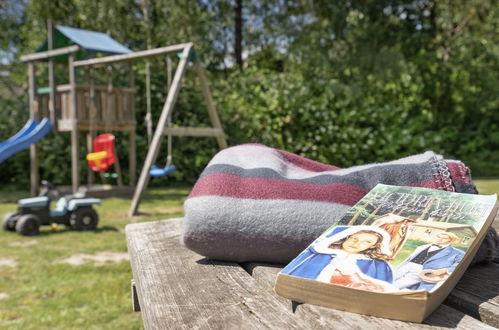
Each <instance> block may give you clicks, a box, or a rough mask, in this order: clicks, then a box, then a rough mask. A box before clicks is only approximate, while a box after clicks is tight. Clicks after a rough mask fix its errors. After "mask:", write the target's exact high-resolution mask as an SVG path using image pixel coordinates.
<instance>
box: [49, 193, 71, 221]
mask: <svg viewBox="0 0 499 330" xmlns="http://www.w3.org/2000/svg"><path fill="white" fill-rule="evenodd" d="M67 212H68V200H67V199H66V197H61V198H59V200H58V201H57V205H56V208H55V209H53V210H50V216H51V217H60V216H63V215H65V214H66V213H67Z"/></svg>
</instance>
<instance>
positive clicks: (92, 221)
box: [69, 207, 99, 230]
mask: <svg viewBox="0 0 499 330" xmlns="http://www.w3.org/2000/svg"><path fill="white" fill-rule="evenodd" d="M98 223H99V216H98V215H97V212H95V210H94V209H93V208H91V207H81V208H79V209H77V210H76V211H75V212H74V213H73V214H71V217H70V218H69V224H70V225H71V228H73V229H74V230H94V229H95V228H97V224H98Z"/></svg>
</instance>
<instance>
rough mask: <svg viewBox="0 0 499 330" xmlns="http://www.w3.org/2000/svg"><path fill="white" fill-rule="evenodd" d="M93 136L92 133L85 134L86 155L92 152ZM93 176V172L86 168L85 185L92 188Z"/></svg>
mask: <svg viewBox="0 0 499 330" xmlns="http://www.w3.org/2000/svg"><path fill="white" fill-rule="evenodd" d="M94 137H95V134H94V133H93V132H88V133H87V154H89V153H91V152H92V151H93V142H94ZM94 179H95V174H94V171H92V169H91V168H90V166H87V185H88V186H92V185H93V184H94Z"/></svg>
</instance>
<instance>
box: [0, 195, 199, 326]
mask: <svg viewBox="0 0 499 330" xmlns="http://www.w3.org/2000/svg"><path fill="white" fill-rule="evenodd" d="M189 191H190V187H188V186H180V187H175V188H164V189H149V190H148V191H147V192H146V194H145V197H144V200H143V203H142V204H141V208H140V211H142V212H145V213H147V214H146V215H144V216H140V217H134V218H128V217H127V216H126V213H127V212H128V208H129V207H130V200H129V199H116V198H110V199H105V200H103V203H102V206H97V207H96V209H97V211H98V213H99V216H100V222H99V228H98V230H97V231H95V232H93V231H92V232H75V231H71V230H68V229H67V228H65V226H58V228H57V229H56V230H55V231H54V230H52V229H51V228H50V227H49V226H43V227H42V228H41V233H40V235H38V236H32V237H25V236H21V235H18V234H16V233H13V232H5V231H3V230H2V231H0V329H75V328H78V329H139V328H142V319H141V316H140V313H135V312H133V311H132V305H131V297H130V280H131V278H132V273H131V268H130V263H129V262H128V261H127V260H125V261H121V262H119V263H114V262H108V263H106V264H104V265H100V266H99V265H96V264H95V263H94V262H86V263H84V264H82V265H80V266H74V265H71V264H67V263H59V262H58V261H59V260H61V259H65V258H68V257H70V256H73V255H77V254H91V255H94V254H97V253H99V252H104V251H109V252H121V253H123V252H126V251H127V247H126V240H125V234H124V228H125V226H126V225H127V224H128V223H131V222H142V221H151V220H156V219H167V218H173V217H180V216H182V214H183V209H182V204H183V201H184V199H185V198H186V196H187V194H188V193H189ZM26 196H27V192H23V191H7V190H6V189H3V190H0V215H1V216H2V217H3V214H4V213H7V212H13V211H15V209H16V204H15V203H16V200H17V199H18V198H22V197H26ZM26 243H27V245H28V246H23V244H26ZM30 244H31V245H30ZM6 263H10V265H7V264H6ZM12 263H15V264H16V265H12Z"/></svg>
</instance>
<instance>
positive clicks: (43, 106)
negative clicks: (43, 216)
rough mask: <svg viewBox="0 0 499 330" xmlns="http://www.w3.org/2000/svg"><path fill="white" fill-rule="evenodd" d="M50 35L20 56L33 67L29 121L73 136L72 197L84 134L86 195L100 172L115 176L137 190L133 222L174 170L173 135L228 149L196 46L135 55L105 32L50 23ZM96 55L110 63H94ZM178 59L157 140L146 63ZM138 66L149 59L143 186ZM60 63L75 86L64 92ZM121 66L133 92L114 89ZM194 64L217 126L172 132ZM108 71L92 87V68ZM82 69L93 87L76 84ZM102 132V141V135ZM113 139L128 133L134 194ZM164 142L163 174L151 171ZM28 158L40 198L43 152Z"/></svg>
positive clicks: (157, 169)
mask: <svg viewBox="0 0 499 330" xmlns="http://www.w3.org/2000/svg"><path fill="white" fill-rule="evenodd" d="M47 30H48V33H47V35H48V37H47V40H46V41H45V42H44V43H43V44H42V45H41V46H40V47H39V48H38V50H37V51H36V52H35V53H33V54H29V55H24V56H22V57H21V61H23V62H26V63H27V64H28V74H29V84H28V87H29V110H30V117H31V118H32V119H35V120H37V119H40V118H41V117H49V118H50V119H51V121H52V122H53V124H54V130H55V131H56V132H70V133H71V180H72V191H73V192H76V191H77V190H78V189H79V185H80V171H79V161H80V154H79V149H80V148H79V147H80V142H79V141H80V133H81V132H85V133H87V139H86V142H87V154H86V160H87V162H88V168H89V171H88V172H87V181H88V186H87V188H89V187H92V183H93V180H94V174H95V173H100V174H102V177H105V173H106V174H108V177H109V176H111V177H114V176H116V177H117V179H118V187H116V188H119V187H120V186H122V188H128V189H130V191H131V190H132V189H134V188H135V190H134V194H133V200H132V205H131V207H130V211H129V215H130V216H131V215H134V214H136V212H137V210H138V207H139V204H140V201H141V198H142V195H143V192H144V190H145V188H146V187H147V184H148V182H149V180H150V178H151V177H157V176H164V175H167V174H169V173H171V172H172V171H173V170H175V165H173V162H172V137H173V136H198V137H214V138H215V139H216V141H217V143H218V146H219V148H220V149H222V148H225V147H227V142H226V139H225V133H224V131H223V128H222V125H221V123H220V120H219V118H218V115H217V112H216V109H215V104H214V102H213V99H212V96H211V92H210V89H209V86H208V81H207V79H206V76H205V74H204V71H203V69H202V67H201V65H200V64H199V62H198V61H197V60H196V56H195V54H194V50H193V44H192V43H183V44H177V45H171V46H166V47H160V48H154V49H148V50H144V51H138V52H132V51H131V50H130V49H128V48H126V47H125V46H123V45H121V44H119V43H118V42H117V41H115V40H113V39H112V38H110V37H109V36H108V35H106V34H103V33H99V32H94V31H87V30H81V29H75V28H72V27H65V26H55V27H53V26H52V23H51V22H50V21H49V24H48V29H47ZM96 53H101V54H104V55H106V56H102V57H94V58H89V57H91V56H92V55H94V54H96ZM172 53H174V54H177V57H178V58H179V60H178V63H177V65H176V70H175V74H174V75H173V79H169V80H171V84H169V88H168V93H167V96H166V99H165V102H164V105H163V109H162V111H161V114H160V117H159V120H158V123H157V125H156V128H155V130H154V134H152V122H151V88H150V69H149V62H148V61H147V60H148V59H150V58H153V57H157V56H165V55H167V54H172ZM136 60H146V68H147V70H146V71H147V72H146V75H147V77H146V84H147V107H148V109H147V117H146V123H147V125H148V132H150V134H149V140H150V143H149V148H148V151H147V155H146V159H145V162H144V165H143V167H142V170H141V172H140V177H139V180H138V182H137V184H136V180H135V173H136V133H135V129H136V121H135V109H134V103H135V102H134V98H135V97H134V91H135V83H134V81H135V76H134V71H133V65H132V63H133V61H136ZM38 62H46V63H47V64H48V73H49V79H48V80H49V87H48V88H38V89H37V88H36V84H35V80H36V75H35V73H36V72H35V65H34V64H35V63H38ZM59 63H60V64H62V65H61V68H64V69H66V70H67V71H68V73H69V74H68V77H69V79H68V80H69V83H68V84H66V85H56V83H55V74H54V71H55V70H54V67H55V65H57V64H59ZM118 63H125V64H127V65H128V84H127V86H123V87H113V83H112V80H113V78H112V76H113V74H112V69H113V67H112V65H113V66H114V65H117V64H118ZM189 63H191V64H192V65H190V66H189V67H193V68H194V70H195V72H196V75H197V78H198V81H199V84H200V87H201V92H202V95H203V99H204V101H205V104H206V108H207V112H208V115H209V118H210V120H211V124H212V127H172V125H171V124H170V118H171V114H172V112H173V109H174V106H175V102H176V99H177V95H178V92H179V89H180V82H181V79H182V77H183V76H184V74H185V71H186V68H187V67H188V64H189ZM103 66H104V67H107V68H108V70H109V72H107V78H108V84H107V86H99V85H96V84H94V79H93V78H94V77H93V70H94V68H97V67H103ZM78 69H84V71H85V74H86V77H87V84H77V77H80V76H82V75H77V70H78ZM169 71H170V70H169ZM121 76H122V75H121ZM125 77H126V75H125ZM97 131H100V132H102V133H104V134H101V135H99V136H96V133H97ZM112 132H127V133H128V137H129V141H128V161H129V164H128V169H129V176H128V177H129V182H128V187H123V182H122V178H121V170H120V166H119V161H118V157H117V155H116V148H115V143H116V138H115V136H114V135H113V134H112ZM165 135H166V136H168V156H167V160H166V164H165V165H164V167H160V166H157V165H153V164H154V163H155V161H156V158H157V156H158V154H159V149H160V145H161V141H162V139H163V136H165ZM30 154H31V191H32V193H33V194H35V193H36V191H37V190H38V183H39V181H40V179H39V169H38V164H39V163H38V158H37V157H38V151H37V148H36V146H35V145H32V146H31V148H30ZM112 166H114V169H115V172H116V175H114V174H109V173H108V171H109V170H110V168H111V167H112ZM88 193H89V195H90V194H92V190H91V189H89V190H88ZM118 193H119V194H121V193H125V192H124V190H120V189H117V190H113V189H110V190H108V193H106V192H103V193H102V194H100V193H99V196H101V197H104V196H106V195H111V196H116V194H118ZM94 195H96V194H94Z"/></svg>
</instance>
